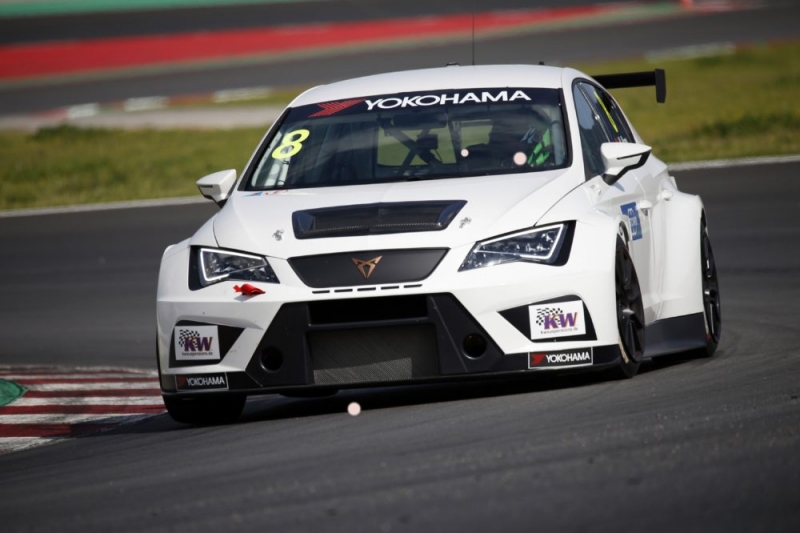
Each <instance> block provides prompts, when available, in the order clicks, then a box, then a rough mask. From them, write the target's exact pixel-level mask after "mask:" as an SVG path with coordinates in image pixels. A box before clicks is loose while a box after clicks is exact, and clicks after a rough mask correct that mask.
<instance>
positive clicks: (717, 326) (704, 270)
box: [697, 218, 722, 357]
mask: <svg viewBox="0 0 800 533" xmlns="http://www.w3.org/2000/svg"><path fill="white" fill-rule="evenodd" d="M700 261H701V263H700V272H701V274H702V276H703V317H704V318H705V325H706V347H705V348H700V349H699V350H697V355H698V356H700V357H711V356H712V355H714V352H716V351H717V346H718V345H719V339H720V336H721V334H722V305H721V303H720V297H719V280H718V279H717V264H716V262H715V261H714V252H713V251H712V250H711V239H709V237H708V227H707V226H706V220H705V218H703V220H702V223H701V226H700Z"/></svg>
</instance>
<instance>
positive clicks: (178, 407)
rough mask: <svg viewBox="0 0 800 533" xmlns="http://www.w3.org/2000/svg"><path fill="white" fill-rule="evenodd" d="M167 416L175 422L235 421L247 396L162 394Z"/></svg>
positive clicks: (199, 423)
mask: <svg viewBox="0 0 800 533" xmlns="http://www.w3.org/2000/svg"><path fill="white" fill-rule="evenodd" d="M163 398H164V405H165V406H166V407H167V412H168V413H169V416H171V417H172V419H173V420H175V421H176V422H181V423H183V424H195V425H203V426H206V425H217V424H230V423H232V422H235V421H236V419H238V418H239V415H241V414H242V410H243V409H244V404H245V401H247V396H245V395H243V394H237V395H230V396H216V395H215V396H192V397H184V398H181V397H177V396H163Z"/></svg>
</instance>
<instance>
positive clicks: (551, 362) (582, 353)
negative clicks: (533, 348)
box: [528, 348, 594, 370]
mask: <svg viewBox="0 0 800 533" xmlns="http://www.w3.org/2000/svg"><path fill="white" fill-rule="evenodd" d="M593 362H594V353H593V351H592V349H591V348H586V349H583V350H565V351H563V352H531V353H529V354H528V368H530V369H532V370H535V369H538V368H569V367H574V366H589V365H591V364H592V363H593Z"/></svg>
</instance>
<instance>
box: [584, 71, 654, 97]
mask: <svg viewBox="0 0 800 533" xmlns="http://www.w3.org/2000/svg"><path fill="white" fill-rule="evenodd" d="M593 77H594V79H595V80H597V82H598V83H599V84H600V85H602V86H603V87H605V88H606V89H625V88H628V87H648V86H650V85H655V86H656V102H658V103H659V104H663V103H664V102H665V101H666V99H667V77H666V75H665V74H664V69H660V68H657V69H655V70H652V71H650V70H648V71H645V72H626V73H624V74H601V75H600V76H593Z"/></svg>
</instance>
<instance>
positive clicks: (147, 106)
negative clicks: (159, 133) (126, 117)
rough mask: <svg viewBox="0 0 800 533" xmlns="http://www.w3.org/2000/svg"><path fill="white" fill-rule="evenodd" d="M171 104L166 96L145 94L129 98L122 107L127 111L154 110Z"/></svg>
mask: <svg viewBox="0 0 800 533" xmlns="http://www.w3.org/2000/svg"><path fill="white" fill-rule="evenodd" d="M168 104H169V98H167V97H166V96H145V97H143V98H128V99H127V100H125V102H124V103H123V104H122V109H124V110H125V111H127V112H136V111H153V110H155V109H164V108H165V107H167V105H168Z"/></svg>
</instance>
